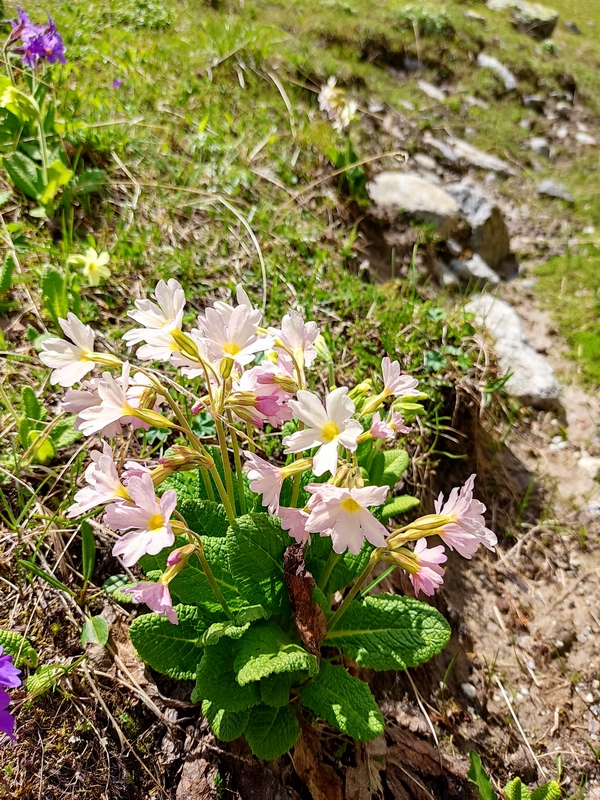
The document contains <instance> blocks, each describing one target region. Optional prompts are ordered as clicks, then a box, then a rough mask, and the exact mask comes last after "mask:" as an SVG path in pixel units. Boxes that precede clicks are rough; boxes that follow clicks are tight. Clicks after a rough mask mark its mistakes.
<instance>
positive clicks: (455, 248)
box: [446, 239, 463, 258]
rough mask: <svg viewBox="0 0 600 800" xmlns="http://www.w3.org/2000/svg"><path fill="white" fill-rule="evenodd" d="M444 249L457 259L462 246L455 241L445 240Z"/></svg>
mask: <svg viewBox="0 0 600 800" xmlns="http://www.w3.org/2000/svg"><path fill="white" fill-rule="evenodd" d="M446 247H447V248H448V252H449V253H450V255H452V256H454V257H455V258H458V257H459V256H460V255H461V253H462V251H463V247H462V245H461V244H459V242H457V241H456V239H447V240H446Z"/></svg>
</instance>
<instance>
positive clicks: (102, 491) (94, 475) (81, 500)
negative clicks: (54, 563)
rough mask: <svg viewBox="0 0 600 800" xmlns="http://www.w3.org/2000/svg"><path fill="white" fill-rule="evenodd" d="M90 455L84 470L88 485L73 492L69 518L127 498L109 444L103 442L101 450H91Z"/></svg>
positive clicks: (68, 512)
mask: <svg viewBox="0 0 600 800" xmlns="http://www.w3.org/2000/svg"><path fill="white" fill-rule="evenodd" d="M90 456H91V458H92V463H91V464H90V465H89V466H88V467H87V469H86V471H85V480H86V481H87V483H88V484H89V485H88V486H85V487H84V488H83V489H79V491H78V492H77V493H76V494H75V498H74V500H75V502H74V503H73V505H71V506H70V507H69V509H68V511H67V517H68V518H69V519H73V518H74V517H79V516H81V515H82V514H85V513H87V512H88V511H90V510H91V509H92V508H96V506H101V505H104V504H105V503H110V502H113V501H115V500H117V501H121V500H127V499H129V495H128V494H127V491H126V489H125V487H124V486H123V484H122V483H121V481H120V479H119V473H118V472H117V467H116V464H115V462H114V460H113V454H112V449H111V448H110V446H109V445H108V444H107V443H106V442H104V446H103V449H102V451H100V450H93V451H92V452H91V453H90Z"/></svg>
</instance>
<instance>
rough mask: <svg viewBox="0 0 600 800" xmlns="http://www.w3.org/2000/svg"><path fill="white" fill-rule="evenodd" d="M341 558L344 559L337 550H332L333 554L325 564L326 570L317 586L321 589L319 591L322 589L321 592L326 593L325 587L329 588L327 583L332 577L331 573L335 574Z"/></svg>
mask: <svg viewBox="0 0 600 800" xmlns="http://www.w3.org/2000/svg"><path fill="white" fill-rule="evenodd" d="M341 557H342V556H341V553H336V552H335V550H332V551H331V553H330V554H329V560H328V561H327V563H326V564H325V569H324V570H323V574H322V575H321V577H320V578H319V580H318V582H317V586H318V587H319V589H321V591H323V592H324V591H325V587H326V586H327V581H328V580H329V578H330V577H331V573H332V572H333V570H334V567H335V565H336V564H337V563H338V561H339V560H340V558H341Z"/></svg>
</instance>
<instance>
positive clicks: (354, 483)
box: [330, 464, 365, 489]
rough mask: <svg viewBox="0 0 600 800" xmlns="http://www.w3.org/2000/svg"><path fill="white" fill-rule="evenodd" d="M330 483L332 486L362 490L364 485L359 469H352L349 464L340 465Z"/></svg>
mask: <svg viewBox="0 0 600 800" xmlns="http://www.w3.org/2000/svg"><path fill="white" fill-rule="evenodd" d="M330 483H331V484H333V486H340V487H341V486H344V487H346V488H348V489H362V488H363V486H364V485H365V482H364V480H363V477H362V475H361V472H360V467H353V466H351V465H350V464H342V466H341V467H339V468H338V470H337V472H336V473H335V475H334V477H333V480H331V481H330Z"/></svg>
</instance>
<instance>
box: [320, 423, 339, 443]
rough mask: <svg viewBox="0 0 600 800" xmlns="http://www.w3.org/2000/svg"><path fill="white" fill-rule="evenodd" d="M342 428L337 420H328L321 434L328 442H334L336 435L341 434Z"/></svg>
mask: <svg viewBox="0 0 600 800" xmlns="http://www.w3.org/2000/svg"><path fill="white" fill-rule="evenodd" d="M339 432H340V429H339V428H338V426H337V425H336V424H335V422H326V423H325V425H323V428H322V429H321V436H322V437H323V439H325V441H326V442H333V440H334V439H335V437H336V436H337V435H338V434H339Z"/></svg>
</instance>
